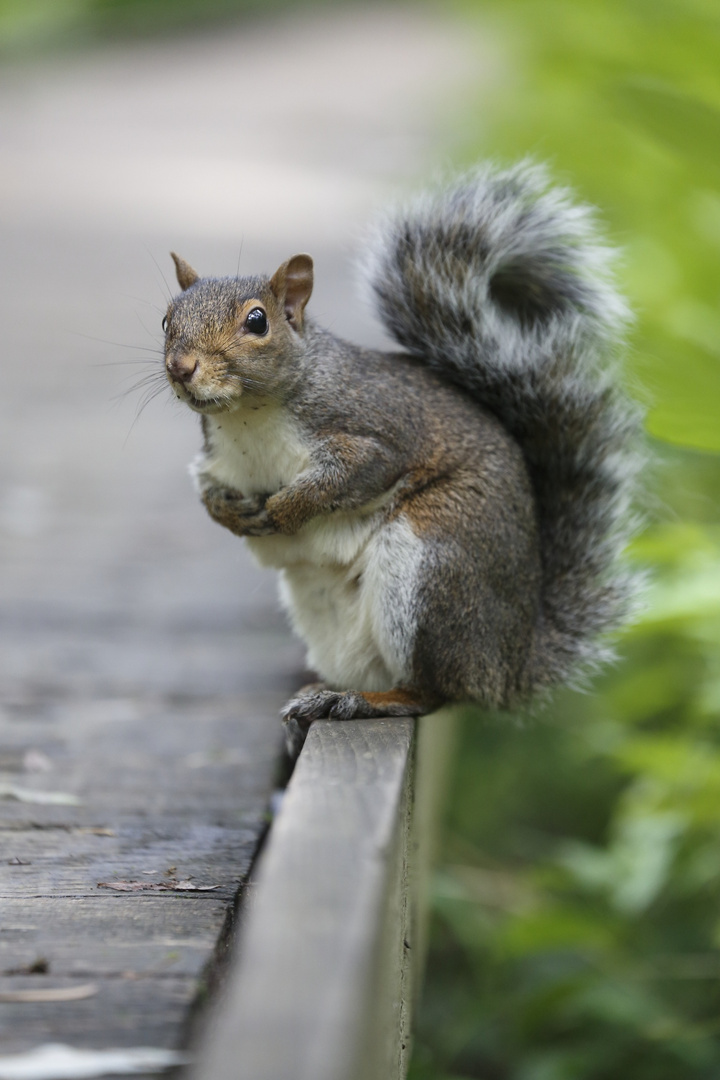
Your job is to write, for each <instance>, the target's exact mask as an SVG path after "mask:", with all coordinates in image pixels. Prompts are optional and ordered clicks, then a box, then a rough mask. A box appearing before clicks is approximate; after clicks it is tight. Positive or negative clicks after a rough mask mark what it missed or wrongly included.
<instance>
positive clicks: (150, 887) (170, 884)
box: [98, 879, 222, 892]
mask: <svg viewBox="0 0 720 1080" xmlns="http://www.w3.org/2000/svg"><path fill="white" fill-rule="evenodd" d="M220 888H222V886H221V885H196V884H195V882H194V881H190V880H189V879H188V880H187V881H98V889H114V890H115V892H214V891H215V889H220Z"/></svg>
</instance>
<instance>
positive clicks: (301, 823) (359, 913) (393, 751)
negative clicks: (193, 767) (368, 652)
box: [196, 714, 450, 1080]
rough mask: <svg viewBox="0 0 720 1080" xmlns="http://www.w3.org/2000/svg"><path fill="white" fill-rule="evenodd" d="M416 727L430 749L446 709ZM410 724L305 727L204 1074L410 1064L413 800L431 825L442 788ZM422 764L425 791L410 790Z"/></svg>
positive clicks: (225, 1079)
mask: <svg viewBox="0 0 720 1080" xmlns="http://www.w3.org/2000/svg"><path fill="white" fill-rule="evenodd" d="M421 725H422V729H423V734H422V737H421V739H420V746H421V748H422V749H423V750H424V751H428V752H429V753H430V752H431V751H433V749H434V750H437V748H438V733H439V737H440V742H442V741H443V740H446V739H447V735H446V734H445V733H444V731H449V727H450V725H449V721H448V718H447V717H446V716H443V715H442V714H436V715H435V716H433V717H427V718H424V719H423V721H421ZM417 726H419V725H418V722H417V721H414V720H411V719H395V720H392V719H388V720H376V721H358V722H355V723H353V722H349V723H333V722H330V721H320V722H317V723H316V724H314V725H313V727H312V729H311V731H310V735H309V737H308V741H307V743H306V744H305V748H304V749H303V752H302V754H301V756H300V759H299V762H298V765H297V767H296V770H295V773H294V775H293V777H292V780H291V783H290V786H289V788H288V790H287V793H286V795H285V799H284V802H283V805H282V809H281V812H280V814H279V816H278V818H277V819H276V821H275V823H274V826H273V829H272V832H271V834H270V838H269V841H268V844H267V847H266V850H265V853H264V857H263V859H262V862H261V865H260V868H259V871H258V877H257V882H256V884H255V887H254V892H253V902H252V906H251V909H250V911H249V912H248V913H247V916H246V919H245V925H244V932H243V935H242V937H241V940H240V942H239V947H238V951H237V955H236V957H235V965H234V973H233V976H232V978H231V980H230V982H229V985H228V988H227V991H226V995H225V999H224V1001H223V1002H222V1004H221V1007H220V1009H219V1010H218V1013H217V1015H216V1017H215V1018H214V1022H213V1023H212V1024H211V1026H210V1029H209V1031H208V1033H207V1035H206V1039H205V1043H204V1046H203V1047H202V1049H201V1055H200V1063H199V1065H198V1069H197V1073H196V1076H197V1078H198V1080H200V1078H202V1080H210V1078H211V1080H240V1078H242V1080H285V1078H288V1080H290V1078H292V1080H390V1078H395V1077H397V1078H400V1077H402V1076H404V1075H405V1071H406V1068H407V1061H408V1057H409V1028H410V1019H411V1013H412V1001H413V980H414V979H417V975H418V970H419V964H418V962H417V961H416V960H415V958H414V956H413V952H414V950H415V949H417V950H418V951H420V950H421V948H422V940H421V938H422V935H421V933H419V931H420V927H421V921H420V919H419V913H418V908H419V904H418V899H419V897H418V888H417V883H418V868H419V865H420V864H421V863H422V862H423V861H424V860H425V855H424V853H423V852H422V850H421V849H422V848H423V847H424V846H426V845H425V840H426V839H427V836H426V837H423V836H419V835H418V834H417V832H416V831H414V829H413V820H414V818H415V817H416V816H417V815H416V814H415V812H414V811H415V806H416V802H417V801H418V800H419V801H420V802H422V803H423V805H424V806H425V807H426V810H425V812H424V814H423V817H424V819H425V823H426V824H427V819H428V809H429V815H430V818H432V813H433V809H432V808H430V807H429V804H430V800H431V799H432V797H433V792H434V793H437V790H438V785H437V783H435V784H434V785H433V784H432V783H430V782H429V781H428V778H429V777H430V776H431V774H432V773H433V771H434V770H433V767H432V763H431V761H430V760H428V762H427V763H426V765H425V767H424V769H423V770H418V769H417V767H416V749H417V736H416V727H417ZM426 731H428V732H430V737H429V738H428V737H426ZM442 756H443V755H442V754H441V753H440V754H437V755H436V757H437V760H438V761H441V760H442ZM419 775H420V776H422V778H423V782H424V783H425V784H426V790H422V791H419V790H418V789H417V786H416V780H417V777H418V776H419ZM436 809H437V807H436V805H435V807H434V810H435V812H436ZM428 835H429V834H428Z"/></svg>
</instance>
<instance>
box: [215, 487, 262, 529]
mask: <svg viewBox="0 0 720 1080" xmlns="http://www.w3.org/2000/svg"><path fill="white" fill-rule="evenodd" d="M201 498H202V501H203V503H204V504H205V508H206V510H207V512H208V514H209V515H210V517H211V518H212V519H213V521H217V522H218V524H220V525H224V526H225V528H226V529H229V530H230V531H231V532H233V533H235V534H236V535H237V536H267V535H268V534H269V533H273V532H275V531H276V529H275V527H274V525H273V523H272V521H271V520H270V515H269V514H268V512H267V510H266V509H265V503H266V502H267V498H268V497H267V495H243V494H242V493H241V492H240V491H235V490H234V489H233V488H229V487H223V486H221V485H220V484H212V485H208V486H207V487H206V488H205V489H204V490H203V492H202V495H201Z"/></svg>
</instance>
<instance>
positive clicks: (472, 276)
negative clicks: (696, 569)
mask: <svg viewBox="0 0 720 1080" xmlns="http://www.w3.org/2000/svg"><path fill="white" fill-rule="evenodd" d="M611 254H612V253H611V252H610V250H609V249H608V248H607V247H606V246H604V244H602V242H601V241H600V240H599V239H598V236H597V233H596V230H595V226H594V222H593V214H592V211H591V210H590V209H589V208H587V207H584V206H578V205H574V204H573V203H572V202H571V201H570V198H569V196H568V194H567V192H565V191H563V190H558V189H555V190H548V187H547V177H546V173H545V170H544V169H542V168H541V167H539V166H536V165H528V164H521V165H519V166H516V167H514V168H511V169H508V170H505V171H502V170H497V169H493V168H492V167H487V166H486V167H483V168H480V169H478V170H476V171H473V172H472V173H469V174H468V175H467V176H466V177H464V178H463V179H462V180H461V181H460V182H459V183H457V184H456V185H455V186H453V187H451V188H449V189H448V188H445V189H443V190H442V191H440V192H438V193H437V194H430V195H425V196H423V197H420V198H418V199H417V200H416V201H415V202H413V203H411V204H410V205H409V206H407V207H406V208H404V209H401V210H400V211H399V212H396V213H394V214H391V215H387V216H385V217H384V219H383V220H382V221H381V222H380V223H379V225H378V228H377V230H376V232H375V234H374V236H373V237H372V238H371V243H370V249H369V254H368V256H367V258H366V261H365V264H364V273H365V276H366V280H367V283H368V284H369V286H370V289H371V291H372V293H373V294H374V299H375V302H376V306H377V308H378V310H379V313H380V317H381V319H382V320H383V322H384V323H385V324H386V326H387V328H388V329H389V330H390V332H391V333H392V334H393V336H394V337H395V338H396V339H397V341H398V342H399V343H400V344H401V345H403V346H404V347H405V348H407V349H408V350H409V351H410V352H411V353H412V354H414V355H415V356H417V357H419V358H421V359H422V360H423V361H424V362H425V363H427V364H428V365H429V366H430V367H431V368H433V369H434V370H436V371H438V372H440V373H441V374H442V375H443V376H444V377H445V378H448V379H450V380H452V381H454V382H456V383H458V384H459V385H461V386H462V387H464V388H465V389H466V390H468V391H469V392H470V393H471V394H472V395H473V396H474V397H475V398H476V399H477V400H478V401H479V402H481V403H482V404H483V405H484V406H485V407H486V408H488V409H489V410H491V411H492V412H494V413H495V415H496V416H497V417H498V418H499V419H500V420H501V422H502V424H503V425H504V426H505V428H506V429H507V431H508V432H509V433H510V434H511V435H512V437H513V438H514V439H515V440H516V441H517V443H518V444H519V446H520V447H521V450H522V452H523V455H524V458H525V461H526V464H527V468H528V472H529V475H530V479H531V482H532V486H533V489H534V492H535V496H536V502H537V507H538V518H539V527H540V536H541V558H542V566H543V579H542V588H541V610H540V619H539V625H538V627H537V630H536V633H535V644H534V646H533V651H532V658H531V662H530V667H529V672H528V674H529V682H530V685H531V687H532V689H533V690H535V691H537V690H540V689H542V688H543V687H545V686H550V685H553V684H555V683H558V682H561V681H566V680H567V679H568V678H572V677H573V675H574V674H576V673H577V671H578V670H579V669H582V668H587V667H588V666H595V665H596V664H597V663H598V662H599V661H601V660H604V659H607V657H608V656H609V655H610V652H609V650H608V647H607V643H606V642H605V641H603V635H605V634H606V633H607V632H608V631H611V630H613V629H615V628H617V627H618V626H619V625H620V623H621V622H622V621H623V619H624V618H626V617H627V614H628V612H629V610H630V609H631V607H632V602H633V598H634V596H635V594H636V591H637V581H638V578H637V575H633V574H632V573H630V572H629V571H628V569H627V568H624V567H622V566H621V565H619V562H618V555H619V552H620V550H621V548H622V547H623V545H624V543H625V542H626V540H627V536H628V532H629V531H630V529H631V528H632V524H633V520H632V515H631V514H630V513H629V504H630V503H631V500H632V494H633V488H634V483H635V477H636V474H637V471H638V468H639V466H640V464H641V461H642V458H641V455H640V454H639V453H638V449H637V448H638V433H639V428H640V412H639V409H638V407H637V405H635V404H633V403H631V402H629V401H628V399H627V398H626V397H625V396H624V394H623V393H622V390H621V389H620V388H619V386H618V382H617V375H616V373H615V371H614V368H615V360H616V357H617V354H618V351H619V346H620V345H621V344H622V341H623V338H624V333H625V330H626V327H627V325H628V321H629V314H628V311H627V308H626V306H625V304H624V302H623V300H622V299H621V298H620V297H619V296H618V294H617V293H616V291H615V289H614V287H613V285H612V283H611V280H610V276H609V264H610V261H611Z"/></svg>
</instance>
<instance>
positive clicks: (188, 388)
mask: <svg viewBox="0 0 720 1080" xmlns="http://www.w3.org/2000/svg"><path fill="white" fill-rule="evenodd" d="M171 254H172V258H173V260H174V262H175V270H176V273H177V279H178V284H179V285H180V288H181V289H182V290H183V291H182V293H180V295H179V296H176V297H175V299H174V300H172V301H171V302H170V304H169V305H168V309H167V313H166V315H165V318H164V319H163V330H164V331H165V371H166V373H167V377H168V380H169V382H170V385H171V386H172V388H173V390H174V392H175V394H176V396H177V397H178V398H180V400H181V401H184V402H186V403H187V404H188V405H189V406H190V408H191V409H194V410H195V411H196V412H199V413H217V412H225V411H228V410H234V409H236V408H238V406H239V404H240V399H241V397H242V396H243V394H251V395H254V396H261V397H267V396H269V397H279V398H281V397H282V395H283V391H284V389H285V388H286V387H287V386H288V383H289V380H291V379H292V378H293V376H294V371H295V365H294V364H293V362H292V361H293V357H297V354H298V346H299V345H300V339H301V337H302V333H303V322H304V312H305V305H306V304H307V302H308V300H309V299H310V294H311V293H312V287H313V262H312V259H311V258H310V256H309V255H293V257H292V258H291V259H288V260H287V262H284V263H283V264H282V266H281V267H279V269H278V270H276V271H275V273H274V274H273V276H272V277H271V278H266V277H246V278H240V277H237V278H201V277H200V275H199V274H198V273H197V271H196V270H193V268H192V266H190V264H189V263H186V262H185V260H184V259H181V258H180V257H179V256H178V255H176V254H175V253H174V252H171Z"/></svg>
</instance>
